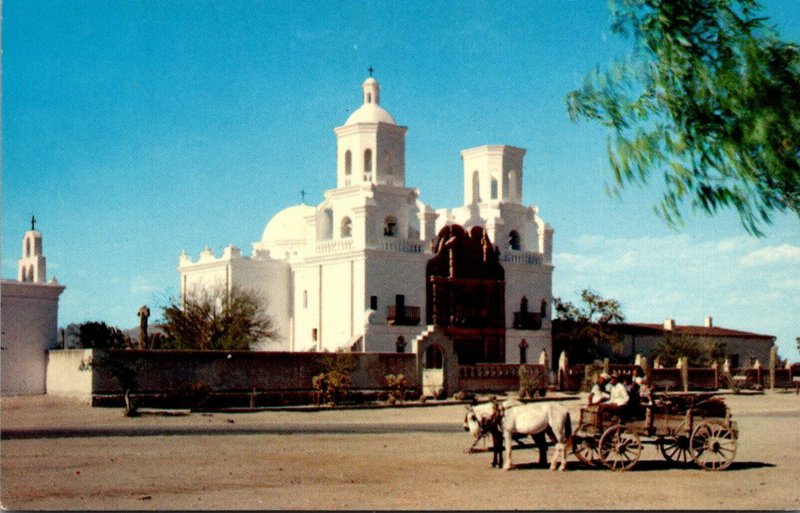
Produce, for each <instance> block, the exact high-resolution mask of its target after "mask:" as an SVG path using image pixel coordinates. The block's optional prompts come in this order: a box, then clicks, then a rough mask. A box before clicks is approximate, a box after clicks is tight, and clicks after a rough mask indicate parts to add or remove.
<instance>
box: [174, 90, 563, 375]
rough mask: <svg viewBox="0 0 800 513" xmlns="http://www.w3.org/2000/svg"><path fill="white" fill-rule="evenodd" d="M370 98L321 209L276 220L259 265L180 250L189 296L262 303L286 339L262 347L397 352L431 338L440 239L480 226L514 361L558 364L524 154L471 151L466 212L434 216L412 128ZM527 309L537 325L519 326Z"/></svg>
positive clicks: (548, 245)
mask: <svg viewBox="0 0 800 513" xmlns="http://www.w3.org/2000/svg"><path fill="white" fill-rule="evenodd" d="M361 89H362V100H363V103H362V105H361V106H360V107H358V108H357V109H356V110H355V111H354V112H353V113H352V114H351V115H350V117H348V118H347V120H346V121H345V122H344V124H343V125H342V126H339V127H337V128H335V129H334V133H335V135H336V139H337V159H336V188H334V189H330V190H327V191H325V192H324V201H322V202H321V203H320V204H318V205H316V206H313V205H305V204H302V203H301V204H298V205H295V206H292V207H289V208H286V209H284V210H282V211H280V212H278V213H277V214H276V215H275V216H274V217H273V218H272V219H270V220H269V222H268V223H267V224H266V227H265V228H264V232H263V234H262V235H261V239H260V240H258V241H256V242H254V243H253V244H252V252H251V254H250V255H249V256H246V255H243V254H242V251H241V250H240V249H239V248H237V247H235V246H232V245H231V246H228V247H226V248H224V249H223V250H222V252H221V254H219V256H217V255H216V254H215V253H214V251H213V250H211V249H210V248H209V247H208V246H206V248H205V249H204V250H203V251H201V252H200V254H199V257H198V258H197V259H193V258H191V257H190V256H189V255H187V254H186V252H185V251H184V252H182V253H181V255H180V258H179V266H178V269H177V270H178V273H179V274H180V281H181V283H180V287H181V294H182V296H184V297H185V296H186V295H187V294H192V292H193V291H194V290H197V289H198V288H201V287H224V288H225V289H226V290H230V289H231V288H232V287H237V288H244V289H250V290H252V291H253V292H255V293H257V294H259V295H260V296H261V297H263V299H264V300H265V301H266V305H267V311H268V313H269V315H270V316H271V319H272V322H273V324H274V327H275V328H276V329H277V332H278V339H277V340H275V341H269V342H265V343H262V344H260V345H259V347H254V348H253V349H260V350H272V351H276V350H277V351H324V350H328V351H335V350H337V349H345V350H357V351H369V352H394V351H396V350H398V340H401V341H407V342H408V343H409V347H410V346H411V342H412V341H413V340H414V339H415V337H418V336H419V335H420V334H421V333H423V332H425V330H426V329H427V327H426V326H425V311H426V304H425V301H426V283H425V280H426V271H425V269H426V263H427V262H428V260H430V259H431V257H432V256H433V245H434V240H435V239H436V237H437V233H438V232H439V230H441V229H442V228H443V227H444V226H446V225H450V224H459V225H461V226H463V227H464V228H465V229H467V230H469V229H470V228H471V227H473V226H482V227H484V230H485V233H486V234H487V235H488V237H489V239H490V241H491V242H492V243H493V244H495V245H496V246H497V247H498V249H499V261H500V263H501V264H502V266H503V268H504V270H505V305H506V327H507V330H506V342H505V345H506V347H505V360H506V362H507V363H520V362H524V361H525V360H526V356H525V355H526V354H527V355H532V356H533V355H539V354H540V353H541V351H542V350H546V351H547V353H548V354H552V352H551V347H552V346H551V334H550V320H549V317H550V310H549V309H550V305H551V303H552V275H553V266H552V238H553V229H552V228H551V227H550V226H549V225H548V224H547V223H545V221H544V220H543V219H542V218H541V217H540V216H539V213H538V209H537V207H535V206H526V205H523V204H522V202H521V198H522V187H523V157H524V155H525V150H524V149H522V148H516V147H513V146H503V145H487V146H480V147H477V148H470V149H466V150H463V151H462V152H461V159H462V161H463V169H464V171H463V185H464V187H463V189H464V204H463V205H462V206H460V207H456V208H451V209H447V208H444V209H438V210H436V209H434V208H432V207H431V206H429V205H428V204H426V203H424V202H423V201H422V200H421V199H420V191H419V189H417V188H414V187H409V186H408V185H407V184H406V179H405V176H406V169H405V137H406V132H407V130H408V128H407V127H405V126H402V125H398V124H397V122H396V121H395V119H394V118H393V117H392V115H391V114H390V113H389V112H387V111H386V110H385V109H384V108H383V106H382V105H381V100H382V98H381V86H380V84H379V83H378V81H377V80H376V79H375V78H373V77H371V76H370V77H369V78H367V79H366V80H365V81H364V83H363V84H362V86H361ZM528 304H530V305H532V310H535V311H536V312H537V314H536V315H537V316H540V317H538V319H539V321H538V322H537V323H536V326H535V327H531V326H530V325H525V323H524V322H521V321H520V319H521V318H522V317H520V315H522V314H520V312H526V311H527V308H526V307H527V305H528ZM520 307H521V308H520ZM528 361H529V362H530V360H528Z"/></svg>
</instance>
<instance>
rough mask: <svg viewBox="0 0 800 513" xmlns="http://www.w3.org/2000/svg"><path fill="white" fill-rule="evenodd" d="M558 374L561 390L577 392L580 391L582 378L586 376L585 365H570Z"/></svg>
mask: <svg viewBox="0 0 800 513" xmlns="http://www.w3.org/2000/svg"><path fill="white" fill-rule="evenodd" d="M560 373H561V375H560V380H561V381H560V382H559V385H560V388H561V390H564V391H572V392H577V391H579V390H580V389H581V385H582V384H583V378H584V376H586V365H570V366H569V367H567V368H566V369H562V370H561V371H560Z"/></svg>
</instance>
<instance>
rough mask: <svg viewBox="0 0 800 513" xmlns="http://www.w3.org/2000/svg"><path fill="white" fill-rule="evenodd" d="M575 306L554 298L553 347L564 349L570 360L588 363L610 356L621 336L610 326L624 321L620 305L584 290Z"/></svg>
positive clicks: (619, 342)
mask: <svg viewBox="0 0 800 513" xmlns="http://www.w3.org/2000/svg"><path fill="white" fill-rule="evenodd" d="M581 301H582V303H581V304H579V305H574V304H573V303H570V302H569V301H563V300H562V299H561V298H554V305H555V308H554V311H555V319H553V350H554V353H555V354H559V353H560V352H561V351H567V354H568V355H569V358H570V360H571V361H572V362H574V363H590V362H593V361H594V360H596V359H602V358H605V357H610V358H613V356H614V353H615V352H619V350H621V344H622V336H621V335H620V334H619V333H618V332H617V331H615V330H614V329H613V327H612V326H610V325H611V324H613V323H618V322H622V321H624V320H625V315H624V314H623V313H622V306H621V305H620V303H619V301H617V300H615V299H607V298H604V297H602V296H601V295H600V294H598V293H596V292H594V291H592V290H589V289H584V290H583V291H582V292H581Z"/></svg>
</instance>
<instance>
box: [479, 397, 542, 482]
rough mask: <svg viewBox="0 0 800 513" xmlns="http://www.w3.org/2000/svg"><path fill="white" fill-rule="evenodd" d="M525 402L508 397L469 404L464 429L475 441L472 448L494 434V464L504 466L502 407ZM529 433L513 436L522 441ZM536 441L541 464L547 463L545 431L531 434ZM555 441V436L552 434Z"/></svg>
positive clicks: (519, 404) (519, 441)
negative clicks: (500, 422)
mask: <svg viewBox="0 0 800 513" xmlns="http://www.w3.org/2000/svg"><path fill="white" fill-rule="evenodd" d="M523 404H525V403H523V402H522V401H518V400H516V399H506V400H505V401H503V402H502V403H496V402H494V401H492V402H488V403H481V404H478V405H474V406H467V414H466V415H465V416H464V431H469V432H470V434H471V435H472V437H473V438H474V442H473V443H472V446H471V447H470V450H472V449H474V448H475V445H477V443H478V441H479V440H480V439H481V438H482V437H483V436H485V435H487V434H488V435H491V436H492V452H493V453H494V454H493V457H492V466H493V467H494V466H497V467H502V466H503V452H502V451H503V439H502V433H501V432H500V427H499V423H498V419H499V415H500V414H501V408H502V409H505V408H510V407H512V406H521V405H523ZM527 436H528V434H527V433H525V434H521V435H515V436H514V437H513V438H514V440H515V441H516V442H518V443H521V440H522V439H523V438H525V437H527ZM531 436H532V438H533V441H534V443H536V446H537V447H538V448H539V464H540V465H547V438H546V436H545V432H544V431H542V432H539V433H534V434H532V435H531ZM552 439H553V441H555V436H552Z"/></svg>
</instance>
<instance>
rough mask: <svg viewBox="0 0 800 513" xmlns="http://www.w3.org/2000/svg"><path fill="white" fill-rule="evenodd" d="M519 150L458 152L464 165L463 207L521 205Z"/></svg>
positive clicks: (500, 148)
mask: <svg viewBox="0 0 800 513" xmlns="http://www.w3.org/2000/svg"><path fill="white" fill-rule="evenodd" d="M524 156H525V150H524V149H523V148H516V147H514V146H499V145H491V146H478V147H477V148H470V149H468V150H463V151H462V152H461V160H463V161H464V205H472V204H479V203H488V202H493V201H502V202H504V203H521V201H522V159H523V157H524Z"/></svg>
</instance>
